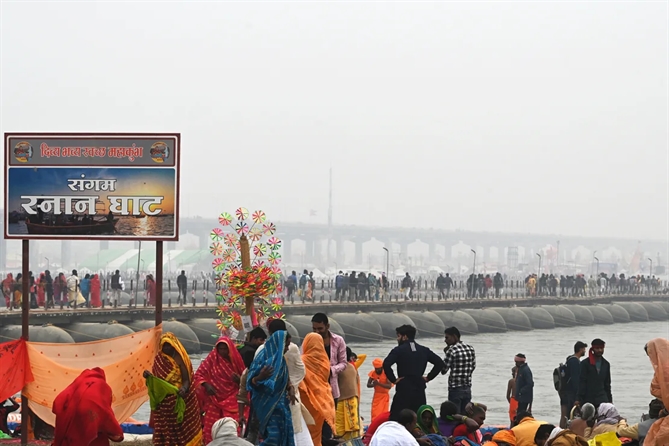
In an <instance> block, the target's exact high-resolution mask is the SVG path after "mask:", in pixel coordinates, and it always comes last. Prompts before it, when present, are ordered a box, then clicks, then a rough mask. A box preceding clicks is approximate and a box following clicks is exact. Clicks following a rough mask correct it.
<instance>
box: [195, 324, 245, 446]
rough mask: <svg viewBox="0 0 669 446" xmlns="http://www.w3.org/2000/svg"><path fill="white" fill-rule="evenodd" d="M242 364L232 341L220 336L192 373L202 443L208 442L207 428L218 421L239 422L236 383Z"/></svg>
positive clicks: (209, 434) (209, 439) (209, 437)
mask: <svg viewBox="0 0 669 446" xmlns="http://www.w3.org/2000/svg"><path fill="white" fill-rule="evenodd" d="M245 368H246V367H245V366H244V361H243V360H242V355H240V354H239V351H238V350H237V347H235V343H234V342H233V341H232V339H230V338H228V337H226V336H222V337H221V338H219V340H218V341H217V342H216V346H215V347H214V349H213V350H212V351H211V352H210V353H209V355H208V356H207V357H206V359H205V360H204V361H202V364H200V367H198V369H197V372H196V373H195V388H196V392H197V396H198V400H199V401H200V407H201V408H202V410H203V411H204V412H205V416H204V443H205V444H207V443H209V442H211V428H212V426H213V425H214V423H216V422H217V421H218V420H220V419H221V418H226V417H230V418H233V419H234V420H235V421H239V405H238V404H237V394H238V393H239V380H240V377H241V376H242V373H244V369H245Z"/></svg>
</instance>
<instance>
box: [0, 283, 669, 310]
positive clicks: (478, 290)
mask: <svg viewBox="0 0 669 446" xmlns="http://www.w3.org/2000/svg"><path fill="white" fill-rule="evenodd" d="M137 285H138V284H137V282H136V281H135V280H134V279H131V280H130V281H128V282H127V283H126V286H124V289H121V290H113V289H112V286H111V279H106V280H104V281H103V282H102V284H101V289H100V290H99V291H95V292H93V291H91V292H89V293H87V294H86V295H84V298H85V303H84V304H83V305H82V304H77V302H76V299H73V302H72V304H70V303H69V299H68V298H69V297H70V296H68V292H67V289H66V287H56V286H54V287H53V290H52V291H50V292H44V293H42V291H41V290H39V289H38V286H35V285H33V286H31V293H30V296H29V298H30V302H31V308H35V309H36V308H44V309H49V308H56V307H60V308H61V309H62V308H65V307H66V306H72V307H74V308H75V309H76V308H77V306H79V307H82V306H83V307H86V308H90V307H91V306H94V307H97V306H101V307H102V308H104V307H107V306H113V307H117V306H127V307H132V308H137V307H148V306H152V305H153V303H154V301H155V298H156V296H152V295H151V294H152V292H155V288H154V287H152V286H148V282H147V281H146V280H140V281H139V286H137ZM3 288H4V289H3V293H4V294H5V298H6V300H7V302H8V303H9V304H10V305H8V306H11V307H13V308H16V309H18V308H20V300H21V296H20V294H21V293H20V290H21V284H20V283H19V282H15V283H14V284H13V287H12V288H11V289H7V287H3ZM53 291H55V292H53ZM216 291H217V290H216V285H215V284H214V283H213V281H212V280H211V279H192V280H189V281H188V282H187V283H186V286H185V287H179V286H178V284H177V283H176V280H173V279H167V280H164V281H163V296H162V300H163V303H164V304H165V305H167V306H168V307H171V306H172V305H176V306H185V305H187V306H193V307H195V306H199V305H204V306H216V305H217V300H216ZM667 292H669V283H668V282H667V281H661V282H658V283H657V284H655V286H647V285H639V284H637V285H633V286H624V287H620V286H606V287H603V288H602V287H588V286H585V287H570V288H566V287H565V288H561V287H559V286H558V287H553V288H551V287H539V288H538V289H536V290H530V289H529V288H528V287H527V286H526V285H525V282H524V280H522V279H519V278H518V279H509V280H506V281H504V286H503V287H499V288H494V287H493V288H487V289H486V288H485V287H484V286H476V287H474V289H473V290H472V289H471V286H470V285H468V284H467V281H466V280H464V279H458V280H454V281H453V286H452V287H450V288H445V287H443V288H441V289H440V288H439V287H437V285H436V281H435V280H430V279H423V278H419V279H418V280H416V281H415V283H414V284H413V285H412V287H411V289H410V290H408V289H403V288H402V282H401V281H400V280H391V281H389V282H388V286H387V288H385V289H384V288H382V287H378V286H376V287H375V286H370V285H358V286H355V287H351V286H346V287H340V288H339V289H338V288H337V287H336V285H335V280H334V279H322V280H317V281H313V282H312V284H311V286H307V287H304V288H301V289H300V288H299V287H298V289H296V290H291V289H288V288H286V287H284V289H283V290H282V291H281V292H279V293H277V296H278V297H279V298H281V299H282V301H283V302H284V303H285V304H308V303H317V302H320V303H335V302H360V301H364V302H371V301H376V300H379V301H400V300H407V299H411V300H421V301H422V300H424V301H430V300H431V301H434V300H437V301H438V300H441V299H495V298H499V299H521V298H528V297H564V298H569V297H588V296H592V297H594V296H629V295H660V294H662V295H666V294H667ZM17 293H18V294H17ZM98 294H99V304H98V302H96V301H97V299H95V300H94V299H92V298H93V297H94V296H95V295H98ZM17 295H18V299H17Z"/></svg>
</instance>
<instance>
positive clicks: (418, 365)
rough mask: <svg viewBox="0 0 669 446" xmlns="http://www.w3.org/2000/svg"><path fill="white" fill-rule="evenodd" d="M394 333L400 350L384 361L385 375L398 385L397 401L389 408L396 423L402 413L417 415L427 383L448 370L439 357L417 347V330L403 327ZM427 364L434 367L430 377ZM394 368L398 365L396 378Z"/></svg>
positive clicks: (396, 348)
mask: <svg viewBox="0 0 669 446" xmlns="http://www.w3.org/2000/svg"><path fill="white" fill-rule="evenodd" d="M395 332H396V333H397V344H398V346H397V347H395V348H394V349H392V350H391V352H390V353H389V354H388V357H387V358H386V359H385V360H384V361H383V371H384V372H385V373H386V377H387V378H388V381H390V382H391V383H393V384H395V397H394V398H393V403H392V405H391V407H390V419H391V420H393V421H397V419H398V417H399V415H400V412H401V411H402V410H403V409H410V410H413V411H414V412H416V411H418V409H419V408H420V406H422V405H424V404H426V397H425V388H426V387H427V383H428V382H430V381H432V380H433V379H434V378H436V377H437V375H439V373H441V371H442V370H443V369H444V367H446V364H444V361H443V360H442V359H441V358H440V357H439V355H437V354H436V353H434V352H433V351H432V350H430V349H429V348H427V347H423V346H422V345H419V344H417V343H416V341H415V340H414V339H415V337H416V328H415V327H413V326H411V325H402V326H401V327H397V328H396V329H395ZM428 362H429V363H430V364H432V365H433V366H434V367H432V370H431V371H430V373H429V374H428V375H427V376H424V374H425V369H426V368H427V363H428ZM395 364H397V378H396V377H395V372H394V371H393V369H392V367H393V365H395Z"/></svg>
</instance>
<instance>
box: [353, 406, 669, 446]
mask: <svg viewBox="0 0 669 446" xmlns="http://www.w3.org/2000/svg"><path fill="white" fill-rule="evenodd" d="M486 411H487V408H486V406H485V405H483V404H477V403H470V404H468V405H467V407H466V414H464V415H460V414H458V413H457V406H456V405H455V404H454V403H452V402H450V401H445V402H444V403H442V405H441V408H440V412H439V416H437V414H436V413H435V411H434V409H433V408H432V407H431V406H422V407H420V408H419V409H418V411H417V412H414V411H412V410H409V409H405V410H403V411H402V412H401V413H400V414H399V415H398V416H396V417H392V416H391V413H390V412H386V413H384V414H382V415H379V416H378V417H376V418H375V419H374V420H373V421H372V423H371V424H370V425H369V428H368V429H367V432H366V433H365V436H364V438H363V444H365V445H369V446H414V445H421V446H449V445H454V446H477V445H483V446H588V440H592V439H594V438H596V437H597V438H601V436H602V435H607V434H608V435H611V434H612V433H615V435H614V437H615V438H618V439H619V441H620V442H621V443H622V444H628V445H630V446H632V445H637V444H638V445H641V446H643V444H644V439H645V437H646V434H647V433H648V431H649V429H650V427H651V426H652V425H653V423H655V422H656V421H657V420H658V419H661V418H663V417H665V416H667V410H666V409H665V407H664V404H663V403H662V401H661V400H659V399H654V400H652V401H651V402H650V405H649V413H648V415H646V416H644V417H643V421H641V422H639V423H636V424H628V422H627V421H626V420H625V419H624V418H623V417H621V416H620V414H619V413H618V410H617V409H616V408H615V406H614V405H613V404H610V403H603V404H600V405H599V406H598V407H597V408H595V406H593V405H592V404H589V403H587V404H584V405H583V407H581V408H580V413H579V416H578V417H577V418H574V419H573V420H571V421H570V422H569V424H568V427H567V429H561V428H560V427H557V426H555V425H553V424H550V423H547V422H545V421H539V420H536V419H534V417H533V416H532V414H531V413H530V412H528V411H524V412H519V413H518V414H517V416H516V418H515V420H514V422H513V425H512V426H511V428H509V429H497V428H494V427H486V428H483V424H484V422H485V418H486Z"/></svg>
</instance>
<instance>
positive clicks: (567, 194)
mask: <svg viewBox="0 0 669 446" xmlns="http://www.w3.org/2000/svg"><path fill="white" fill-rule="evenodd" d="M667 19H668V16H667V3H666V2H665V3H661V2H655V3H650V2H646V3H641V2H636V3H635V2H627V3H613V2H607V3H604V2H561V3H544V2H523V3H506V2H504V3H502V2H499V3H474V2H471V3H445V2H441V3H439V2H433V3H411V2H402V3H390V2H384V3H363V2H356V3H340V2H330V3H316V2H311V3H281V2H272V3H268V2H266V3H250V2H247V3H222V2H208V3H196V2H178V3H175V2H169V3H168V2H146V3H139V2H108V3H102V2H67V3H66V2H40V3H34V2H27V1H26V2H3V3H2V21H1V26H2V31H1V33H2V34H1V37H2V46H1V55H2V67H1V70H2V71H1V80H2V89H1V93H2V104H1V105H2V107H1V112H2V116H1V118H2V119H1V126H2V129H1V130H2V131H3V132H5V131H80V132H83V131H85V132H93V131H117V132H157V131H170V132H174V131H176V132H181V133H182V137H183V139H182V144H183V153H182V160H181V163H182V164H181V165H182V173H181V177H182V179H183V183H182V191H181V196H182V203H183V208H182V211H183V212H182V216H195V215H200V216H207V217H214V216H216V215H217V214H218V213H219V212H221V211H223V210H227V211H231V210H233V209H234V208H236V207H238V206H246V207H248V208H250V209H256V208H259V209H263V210H265V211H266V212H267V214H268V215H269V216H270V218H271V219H272V220H273V221H308V222H321V223H323V222H326V221H327V207H328V170H329V168H330V167H332V168H333V171H334V197H333V211H334V212H333V216H334V222H335V223H338V224H360V225H378V226H416V227H434V228H441V229H456V228H462V229H469V230H486V231H503V232H529V233H554V234H566V235H586V236H612V237H625V238H633V239H638V240H648V239H655V240H658V239H660V240H666V239H667V238H668V237H667V230H668V217H667V210H668V192H667V190H668V171H667V167H668V164H667V160H668V158H667V147H668V146H667V143H668V141H667V121H668V115H667V103H668V102H667V100H668V98H667V78H668V73H667V55H668V54H669V49H668V47H667ZM310 210H315V211H316V216H311V215H310Z"/></svg>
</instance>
